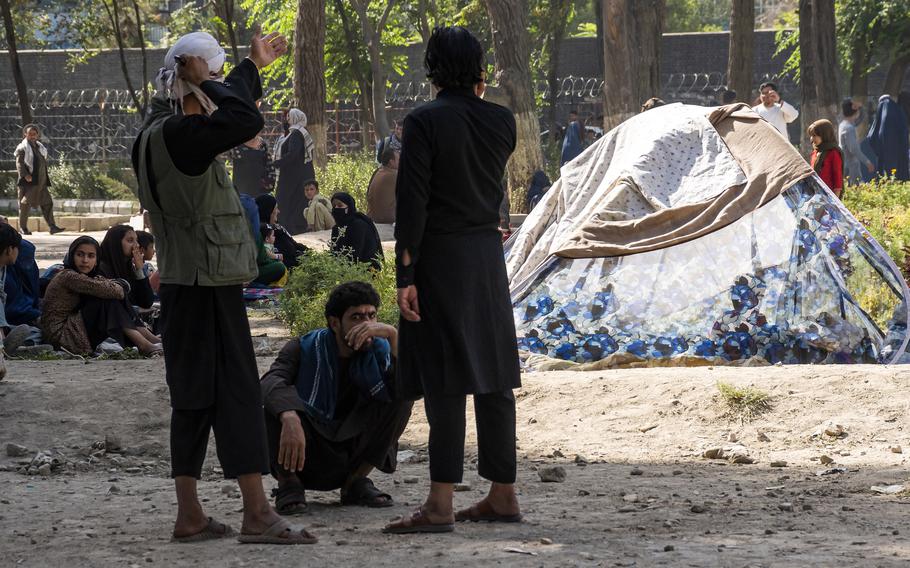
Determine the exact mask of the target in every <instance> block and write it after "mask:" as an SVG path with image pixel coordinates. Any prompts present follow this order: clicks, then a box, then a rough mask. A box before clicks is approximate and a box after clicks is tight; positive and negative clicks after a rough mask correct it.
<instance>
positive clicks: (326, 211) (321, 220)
mask: <svg viewBox="0 0 910 568" xmlns="http://www.w3.org/2000/svg"><path fill="white" fill-rule="evenodd" d="M303 194H304V195H306V198H307V203H309V205H307V207H306V209H304V210H303V216H304V218H306V223H307V230H308V231H328V230H329V229H331V228H332V227H334V226H335V219H332V202H331V201H329V198H328V197H326V196H325V195H322V194H320V193H319V182H318V181H316V180H314V179H311V180H308V181H305V182H303Z"/></svg>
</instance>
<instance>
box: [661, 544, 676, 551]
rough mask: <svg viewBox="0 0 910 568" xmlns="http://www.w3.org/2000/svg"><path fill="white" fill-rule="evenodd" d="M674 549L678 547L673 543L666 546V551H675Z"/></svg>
mask: <svg viewBox="0 0 910 568" xmlns="http://www.w3.org/2000/svg"><path fill="white" fill-rule="evenodd" d="M674 550H676V548H674V547H673V545H672V544H668V545H667V546H665V547H664V552H673V551H674Z"/></svg>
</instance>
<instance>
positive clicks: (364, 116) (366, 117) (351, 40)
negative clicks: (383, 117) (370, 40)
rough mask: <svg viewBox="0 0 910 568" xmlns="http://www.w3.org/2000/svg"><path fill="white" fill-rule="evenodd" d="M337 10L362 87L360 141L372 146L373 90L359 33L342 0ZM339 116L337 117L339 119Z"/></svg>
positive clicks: (356, 76) (338, 3) (336, 4)
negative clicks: (355, 29)
mask: <svg viewBox="0 0 910 568" xmlns="http://www.w3.org/2000/svg"><path fill="white" fill-rule="evenodd" d="M334 2H335V11H336V12H337V13H338V17H339V19H340V20H341V28H342V30H344V43H345V47H347V50H348V57H350V58H351V70H352V73H353V74H354V79H355V80H356V81H357V87H358V88H359V89H360V101H361V104H360V143H361V145H362V147H363V148H365V149H367V148H370V145H371V144H372V141H371V140H370V136H369V125H370V122H371V121H372V119H373V104H372V100H373V90H372V89H371V88H370V81H369V79H368V78H367V76H366V75H365V74H364V73H363V62H362V61H361V60H360V49H359V47H358V45H357V34H356V33H355V32H354V27H353V25H352V24H351V22H350V20H348V16H347V11H346V10H345V7H344V4H343V3H342V0H334ZM338 119H339V117H337V116H336V117H335V120H338Z"/></svg>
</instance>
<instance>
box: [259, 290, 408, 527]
mask: <svg viewBox="0 0 910 568" xmlns="http://www.w3.org/2000/svg"><path fill="white" fill-rule="evenodd" d="M378 307H379V294H378V293H377V292H376V290H375V289H374V288H373V287H372V286H370V285H369V284H367V283H365V282H346V283H344V284H341V285H340V286H337V287H336V288H335V289H334V290H332V293H331V294H330V295H329V299H328V302H326V307H325V316H326V323H327V324H328V327H325V328H322V329H317V330H314V331H311V332H309V333H307V334H306V335H304V336H303V337H301V338H298V339H292V340H291V341H289V342H288V343H287V345H285V346H284V348H282V350H281V352H280V353H279V354H278V357H277V358H276V359H275V362H274V363H272V367H271V368H270V369H269V371H268V372H267V373H266V374H265V375H264V376H263V377H262V382H261V385H262V399H263V401H264V402H265V423H266V429H267V431H268V438H269V456H270V458H271V462H272V475H274V476H275V479H277V480H278V489H277V490H276V491H275V492H274V494H275V507H276V508H277V509H278V512H279V513H281V514H282V515H293V514H297V513H301V512H303V511H305V510H306V494H305V490H306V489H315V490H317V491H331V490H334V489H341V503H342V504H343V505H362V506H365V507H391V506H392V505H393V503H392V498H391V497H390V496H389V495H388V494H386V493H383V492H381V491H379V490H378V489H376V486H375V485H373V482H372V481H371V480H370V478H369V477H367V476H368V475H369V473H370V472H371V471H372V470H373V468H376V469H378V470H379V471H382V472H383V473H393V472H394V471H395V469H396V467H397V465H398V459H397V458H398V438H399V437H401V433H402V432H404V429H405V427H406V426H407V425H408V419H409V418H410V416H411V406H412V403H411V402H409V401H407V402H405V401H396V400H394V397H393V395H392V392H391V389H392V386H393V385H392V383H393V382H394V377H395V360H396V359H397V357H398V330H396V329H395V328H394V327H392V326H390V325H387V324H384V323H381V322H378V321H376V314H377V308H378Z"/></svg>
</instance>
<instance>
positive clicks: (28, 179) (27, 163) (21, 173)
mask: <svg viewBox="0 0 910 568" xmlns="http://www.w3.org/2000/svg"><path fill="white" fill-rule="evenodd" d="M22 133H23V134H24V135H25V137H24V138H23V139H22V142H20V143H19V145H18V146H16V151H15V155H16V173H17V174H18V177H19V181H18V182H17V186H18V187H19V232H21V233H22V234H23V235H31V234H32V232H31V231H29V230H28V214H29V212H30V211H31V210H32V209H37V208H40V209H41V214H42V215H43V216H44V221H45V222H46V223H47V228H48V231H49V232H50V234H52V235H54V234H57V233H59V232H62V231H63V229H61V228H60V227H58V226H57V223H56V222H55V221H54V199H53V198H52V197H51V192H50V190H49V189H48V188H49V187H50V185H51V180H50V177H49V176H48V175H47V148H45V147H44V144H42V143H41V140H40V138H41V132H40V131H39V130H38V127H37V126H35V125H34V124H27V125H26V126H25V128H23V129H22Z"/></svg>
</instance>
